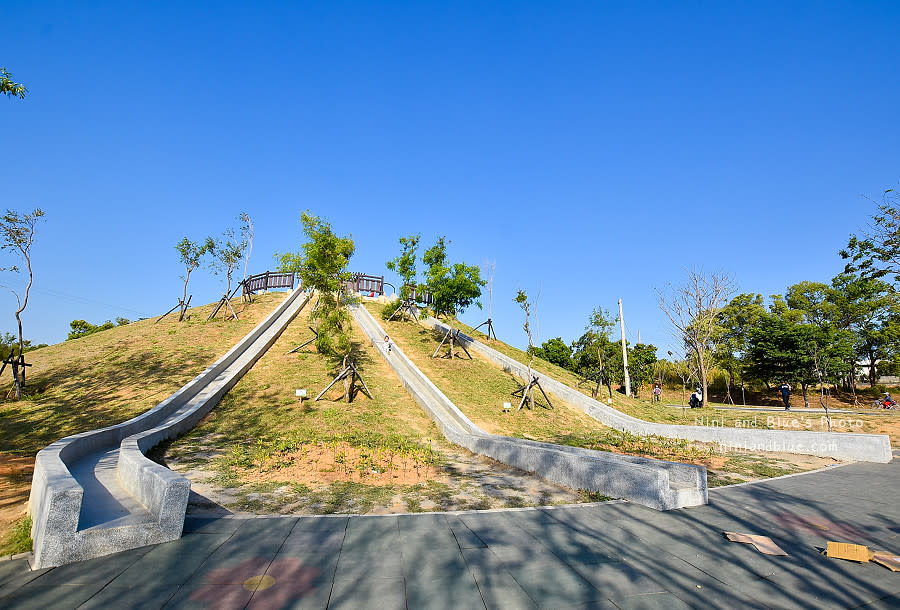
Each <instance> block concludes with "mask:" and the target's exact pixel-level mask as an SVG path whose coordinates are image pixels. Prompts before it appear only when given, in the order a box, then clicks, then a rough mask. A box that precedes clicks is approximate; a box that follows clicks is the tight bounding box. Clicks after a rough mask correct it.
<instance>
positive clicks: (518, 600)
mask: <svg viewBox="0 0 900 610" xmlns="http://www.w3.org/2000/svg"><path fill="white" fill-rule="evenodd" d="M463 552H464V553H465V555H466V563H467V565H468V566H469V571H470V572H471V574H472V576H473V577H474V578H475V583H476V584H477V585H478V589H479V591H480V592H481V598H482V600H483V601H484V604H485V606H487V607H488V608H537V605H536V604H535V603H534V600H532V599H531V598H530V597H529V596H528V594H527V593H525V590H524V589H523V588H522V587H521V586H520V585H519V583H518V582H517V581H516V579H515V578H513V576H512V574H510V573H509V572H507V571H506V570H505V569H504V568H503V566H502V564H501V562H500V560H499V559H498V558H497V557H496V556H495V555H493V553H491V552H490V551H489V550H487V549H465V550H464V551H463ZM484 554H490V556H491V558H490V559H488V560H485V559H484V558H483V557H482V556H483V555H484Z"/></svg>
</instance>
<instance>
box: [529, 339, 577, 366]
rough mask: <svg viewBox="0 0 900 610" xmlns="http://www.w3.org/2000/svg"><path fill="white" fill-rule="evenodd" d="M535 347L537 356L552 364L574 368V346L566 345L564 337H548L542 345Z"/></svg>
mask: <svg viewBox="0 0 900 610" xmlns="http://www.w3.org/2000/svg"><path fill="white" fill-rule="evenodd" d="M534 349H535V355H536V356H537V357H539V358H543V359H544V360H546V361H547V362H549V363H550V364H555V365H556V366H560V367H562V368H564V369H571V368H572V348H571V347H569V346H568V345H566V342H565V341H563V340H562V337H554V338H553V339H548V340H547V341H544V342H543V343H542V344H541V346H540V347H536V348H534Z"/></svg>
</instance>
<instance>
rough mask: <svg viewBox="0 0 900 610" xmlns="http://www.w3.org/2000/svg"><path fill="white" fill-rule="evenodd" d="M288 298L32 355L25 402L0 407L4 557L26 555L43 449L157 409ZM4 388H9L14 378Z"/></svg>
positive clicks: (125, 329)
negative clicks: (226, 315)
mask: <svg viewBox="0 0 900 610" xmlns="http://www.w3.org/2000/svg"><path fill="white" fill-rule="evenodd" d="M283 299H284V294H279V293H271V294H268V295H262V296H260V297H258V298H256V299H254V303H253V304H252V305H251V304H246V305H243V306H238V307H237V310H238V315H239V316H240V320H237V321H236V320H228V321H225V320H223V319H222V318H221V317H220V318H217V319H215V320H212V321H210V322H206V321H205V320H206V318H207V316H208V315H209V313H210V311H211V306H204V307H197V308H194V309H191V310H190V319H189V320H187V321H185V322H181V323H179V322H178V321H177V317H175V316H171V315H170V316H167V317H166V318H165V319H164V320H162V321H161V322H159V323H158V324H157V323H155V319H148V320H142V321H139V322H133V323H131V324H129V325H127V326H119V327H115V328H111V329H109V330H105V331H103V332H99V333H95V334H92V335H89V336H87V337H82V338H80V339H75V340H72V341H65V342H63V343H59V344H57V345H51V346H48V347H44V348H41V349H39V350H35V351H33V352H29V353H28V354H27V358H28V361H29V362H31V363H32V364H33V366H32V367H31V368H29V369H28V379H27V385H26V395H25V398H24V399H23V400H20V401H7V402H0V555H5V554H9V553H14V552H21V551H24V550H27V548H26V546H27V545H26V544H25V541H26V540H27V536H25V537H24V538H23V536H22V529H23V528H22V526H21V523H22V522H24V519H23V515H24V512H25V503H26V502H27V500H28V492H29V489H30V485H31V474H32V472H33V468H34V455H35V454H36V453H37V452H38V451H39V450H41V449H43V448H44V447H46V446H47V445H49V444H50V443H52V442H53V441H55V440H58V439H60V438H63V437H65V436H69V435H71V434H76V433H78V432H84V431H86V430H93V429H95V428H101V427H104V426H109V425H113V424H117V423H120V422H122V421H125V420H127V419H130V418H131V417H134V416H135V415H138V414H140V413H143V412H144V411H146V410H147V409H149V408H151V407H153V406H154V405H156V404H157V403H158V402H159V401H161V400H162V399H164V398H165V397H167V396H168V395H169V394H171V393H172V392H174V391H175V390H177V389H178V388H180V387H181V386H183V385H184V384H185V383H187V382H188V381H190V380H191V379H192V378H193V377H195V376H196V375H197V374H199V373H200V372H202V371H203V370H204V369H205V368H206V367H207V366H209V365H210V364H212V363H213V362H215V361H216V360H217V359H218V358H219V357H220V356H222V355H223V354H224V353H225V352H226V351H228V349H230V348H231V346H233V345H234V344H235V343H237V341H238V340H239V339H240V338H242V337H243V336H244V335H246V334H247V333H248V332H250V330H251V329H252V328H253V327H254V326H256V324H257V323H258V322H259V321H260V320H262V319H263V318H264V317H265V316H266V315H267V314H268V313H270V312H271V311H272V310H273V309H274V308H275V306H276V305H277V304H278V303H280V302H281V301H282V300H283ZM4 383H5V384H6V387H11V386H12V379H11V378H9V379H7V380H4ZM17 521H18V522H19V526H18V527H17V528H15V527H13V523H14V522H17ZM25 531H27V529H26V530H25ZM28 542H29V543H30V540H29V541H28Z"/></svg>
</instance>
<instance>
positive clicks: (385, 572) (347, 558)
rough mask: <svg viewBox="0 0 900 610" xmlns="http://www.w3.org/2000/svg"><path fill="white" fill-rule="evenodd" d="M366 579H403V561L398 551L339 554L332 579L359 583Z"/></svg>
mask: <svg viewBox="0 0 900 610" xmlns="http://www.w3.org/2000/svg"><path fill="white" fill-rule="evenodd" d="M366 578H376V579H384V578H401V579H402V578H403V559H402V557H401V555H400V551H399V549H396V548H395V549H393V550H391V551H375V552H368V553H364V552H356V553H346V552H341V557H340V559H339V560H338V564H337V571H336V572H335V575H334V579H335V581H338V580H352V581H360V580H365V579H366Z"/></svg>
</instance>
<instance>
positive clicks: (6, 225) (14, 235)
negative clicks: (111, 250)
mask: <svg viewBox="0 0 900 610" xmlns="http://www.w3.org/2000/svg"><path fill="white" fill-rule="evenodd" d="M43 216H44V212H43V210H41V209H40V208H36V209H35V210H34V211H33V212H31V213H30V214H27V213H26V214H21V213H19V212H14V211H12V210H6V214H4V215H3V216H2V217H0V240H2V244H0V249H2V250H9V251H11V252H13V254H14V255H15V256H16V257H17V258H19V259H20V260H21V261H22V262H24V263H25V270H26V272H27V273H28V282H27V283H26V285H25V290H24V293H23V295H22V296H20V295H19V293H18V292H17V291H16V290H14V289H13V288H11V287H9V286H6V285H3V286H4V288H6V289H7V290H9V291H10V292H11V293H12V294H13V296H14V297H16V303H17V304H18V306H17V309H16V312H15V315H16V324H17V326H18V330H19V353H18V354H17V355H15V357H16V358H22V355H23V354H24V353H25V336H24V334H23V332H22V312H23V311H25V308H26V307H28V296H29V294H30V293H31V285H32V283H33V282H34V272H33V270H32V268H31V248H32V246H33V245H34V236H35V228H36V227H37V223H38V222H40V220H41V218H43ZM2 270H8V271H15V272H18V271H19V268H18V266H17V265H13V266H11V267H8V268H6V269H0V271H2ZM12 371H13V379H14V383H15V389H16V400H19V399H21V398H22V391H23V390H24V389H25V367H19V362H16V361H14V362H13V364H12Z"/></svg>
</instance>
